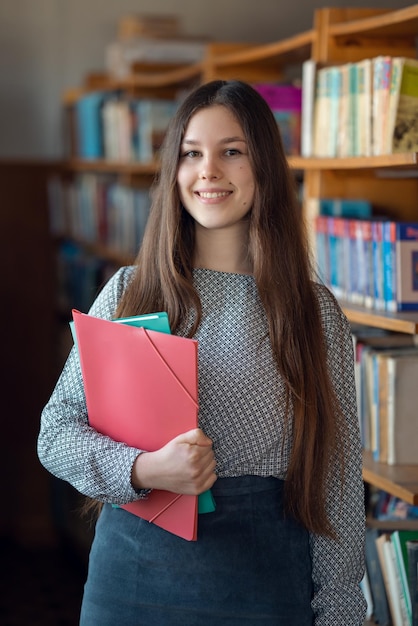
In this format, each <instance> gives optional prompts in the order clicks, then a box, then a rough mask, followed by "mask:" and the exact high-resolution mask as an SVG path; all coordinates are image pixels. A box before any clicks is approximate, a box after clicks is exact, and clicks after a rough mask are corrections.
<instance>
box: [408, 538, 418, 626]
mask: <svg viewBox="0 0 418 626" xmlns="http://www.w3.org/2000/svg"><path fill="white" fill-rule="evenodd" d="M406 551H407V557H408V559H407V560H408V584H409V593H410V596H411V609H412V626H418V541H416V540H414V541H411V540H408V541H407V542H406Z"/></svg>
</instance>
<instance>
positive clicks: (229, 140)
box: [182, 137, 247, 146]
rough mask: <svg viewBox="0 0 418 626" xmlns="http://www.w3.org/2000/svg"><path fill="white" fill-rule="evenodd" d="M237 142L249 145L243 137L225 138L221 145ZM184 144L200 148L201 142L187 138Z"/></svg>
mask: <svg viewBox="0 0 418 626" xmlns="http://www.w3.org/2000/svg"><path fill="white" fill-rule="evenodd" d="M235 142H241V143H247V141H246V140H245V139H244V138H243V137H224V138H223V139H221V141H220V142H219V143H221V144H224V143H225V144H226V143H235ZM182 143H183V144H185V143H187V144H189V145H191V146H198V145H199V143H200V142H199V141H197V140H196V139H188V138H187V137H185V138H184V139H183V141H182Z"/></svg>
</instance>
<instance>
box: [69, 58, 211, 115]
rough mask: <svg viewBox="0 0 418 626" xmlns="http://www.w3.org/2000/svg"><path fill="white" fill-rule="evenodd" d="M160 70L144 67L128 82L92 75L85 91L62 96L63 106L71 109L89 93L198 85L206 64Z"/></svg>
mask: <svg viewBox="0 0 418 626" xmlns="http://www.w3.org/2000/svg"><path fill="white" fill-rule="evenodd" d="M164 67H165V69H164V70H162V69H159V66H158V65H156V64H152V63H149V64H142V65H141V69H140V70H139V71H134V72H132V74H130V75H129V76H126V77H125V78H115V77H112V76H110V75H109V74H105V73H96V74H90V75H89V76H88V77H87V79H86V82H85V84H84V85H83V86H82V87H77V88H74V89H67V91H66V92H65V94H64V96H63V103H64V104H65V105H67V106H68V105H71V104H74V103H75V102H77V100H79V98H80V97H81V96H82V95H84V94H86V93H89V92H90V91H96V90H104V91H126V90H132V89H145V90H154V89H163V88H175V89H178V88H179V87H181V86H183V85H185V84H192V83H193V82H194V81H199V80H200V78H201V76H202V75H203V71H204V63H203V62H202V61H199V62H198V63H190V64H187V65H181V66H177V65H173V69H166V66H164Z"/></svg>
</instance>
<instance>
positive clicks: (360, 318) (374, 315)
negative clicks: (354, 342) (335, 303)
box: [341, 302, 418, 335]
mask: <svg viewBox="0 0 418 626" xmlns="http://www.w3.org/2000/svg"><path fill="white" fill-rule="evenodd" d="M341 305H342V308H343V311H344V313H345V314H346V316H347V317H348V319H349V320H350V322H352V323H353V324H363V325H365V326H374V327H375V328H382V329H384V330H390V331H393V332H398V333H408V334H410V335H417V334H418V312H416V311H415V312H410V313H404V312H399V313H389V312H386V311H375V310H373V309H366V308H364V307H361V306H358V305H354V304H351V303H346V302H341Z"/></svg>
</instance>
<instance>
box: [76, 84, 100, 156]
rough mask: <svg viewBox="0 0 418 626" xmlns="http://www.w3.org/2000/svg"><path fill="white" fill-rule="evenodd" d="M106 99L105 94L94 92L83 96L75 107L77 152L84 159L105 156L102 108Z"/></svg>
mask: <svg viewBox="0 0 418 626" xmlns="http://www.w3.org/2000/svg"><path fill="white" fill-rule="evenodd" d="M106 98H107V94H106V93H105V92H101V91H94V92H92V93H89V94H85V95H83V96H82V97H81V98H79V99H78V100H77V103H76V105H75V118H76V137H77V152H78V156H79V157H81V158H83V159H100V158H102V157H103V155H104V151H103V126H102V120H101V108H102V106H103V103H104V101H105V99H106Z"/></svg>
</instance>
